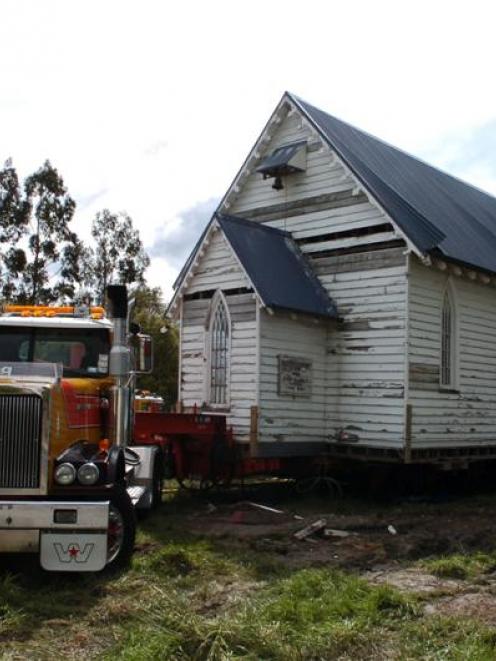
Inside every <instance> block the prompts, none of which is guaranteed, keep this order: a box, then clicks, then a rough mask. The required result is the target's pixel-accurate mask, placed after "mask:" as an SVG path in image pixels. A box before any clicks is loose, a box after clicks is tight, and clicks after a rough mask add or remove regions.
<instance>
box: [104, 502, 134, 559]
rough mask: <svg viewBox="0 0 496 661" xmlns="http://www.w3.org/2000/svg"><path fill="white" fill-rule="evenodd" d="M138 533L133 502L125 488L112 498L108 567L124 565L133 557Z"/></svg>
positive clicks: (108, 530) (108, 535)
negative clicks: (135, 538) (135, 537)
mask: <svg viewBox="0 0 496 661" xmlns="http://www.w3.org/2000/svg"><path fill="white" fill-rule="evenodd" d="M135 533H136V519H135V513H134V508H133V504H132V502H131V499H130V497H129V496H128V494H127V493H126V491H125V490H122V491H116V492H115V493H114V494H113V495H112V496H111V498H110V507H109V523H108V528H107V567H108V568H112V569H113V568H114V567H122V566H123V565H126V564H127V563H128V562H129V560H130V559H131V555H132V553H133V548H134V536H135Z"/></svg>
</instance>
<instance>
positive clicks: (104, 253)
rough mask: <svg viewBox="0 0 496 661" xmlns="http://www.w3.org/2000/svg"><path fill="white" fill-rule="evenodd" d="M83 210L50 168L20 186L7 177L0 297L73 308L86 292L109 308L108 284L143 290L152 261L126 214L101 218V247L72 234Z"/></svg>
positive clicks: (1, 187) (97, 239)
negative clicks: (139, 286) (78, 211)
mask: <svg viewBox="0 0 496 661" xmlns="http://www.w3.org/2000/svg"><path fill="white" fill-rule="evenodd" d="M75 208H76V204H75V202H74V200H73V199H72V197H71V196H70V195H69V194H68V192H67V189H66V187H65V184H64V181H63V179H62V177H61V176H60V174H59V173H58V171H57V170H56V168H54V167H53V166H52V165H51V163H50V162H49V161H46V162H45V163H44V164H43V165H42V167H40V168H39V169H38V170H37V171H36V172H34V173H33V174H31V175H30V176H29V177H27V179H26V180H25V181H24V184H23V185H21V184H20V182H19V177H18V175H17V172H16V170H15V168H14V166H13V165H12V162H11V161H10V160H9V161H7V162H6V163H5V164H4V167H3V169H0V297H1V298H3V299H5V300H8V301H9V302H11V303H21V304H26V303H27V304H44V303H52V302H55V301H58V302H59V303H73V302H75V299H77V298H78V295H79V293H80V291H81V290H85V293H87V294H89V295H90V296H91V297H92V298H93V299H95V300H96V301H98V302H99V303H103V299H104V291H105V287H106V286H107V284H110V283H112V282H114V283H117V282H118V283H122V284H126V285H132V284H137V283H139V284H144V282H145V276H144V274H145V270H146V268H147V266H148V265H149V263H150V260H149V258H148V256H147V254H146V252H145V250H144V248H143V244H142V241H141V239H140V236H139V231H138V230H137V229H136V228H135V227H134V226H133V221H132V219H131V218H130V216H128V215H127V214H125V213H118V214H117V213H112V212H111V211H109V210H108V209H104V210H103V211H101V212H99V213H97V214H96V216H95V219H94V221H93V225H92V237H93V239H94V245H93V246H92V247H89V246H87V245H86V244H85V243H84V242H83V241H82V240H81V239H80V238H79V237H78V235H77V234H76V233H75V232H74V231H72V229H71V227H70V223H71V221H72V219H73V216H74V212H75Z"/></svg>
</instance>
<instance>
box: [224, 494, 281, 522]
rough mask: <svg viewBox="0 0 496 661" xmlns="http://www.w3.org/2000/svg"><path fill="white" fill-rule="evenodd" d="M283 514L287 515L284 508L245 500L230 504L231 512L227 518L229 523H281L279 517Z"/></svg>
mask: <svg viewBox="0 0 496 661" xmlns="http://www.w3.org/2000/svg"><path fill="white" fill-rule="evenodd" d="M283 515H287V513H286V512H284V510H280V509H276V508H275V507H269V506H268V505H261V504H260V503H254V502H251V501H248V500H246V501H241V502H240V503H235V504H234V505H233V506H231V514H230V516H229V517H228V520H229V522H230V523H235V524H244V525H252V526H254V525H265V524H270V523H282V522H283V520H284V519H281V517H282V516H283ZM287 516H288V515H287Z"/></svg>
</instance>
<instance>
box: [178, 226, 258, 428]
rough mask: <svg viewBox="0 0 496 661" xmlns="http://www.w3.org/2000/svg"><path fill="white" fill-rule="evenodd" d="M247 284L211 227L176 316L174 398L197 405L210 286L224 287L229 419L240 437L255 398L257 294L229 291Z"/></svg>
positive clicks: (203, 391)
mask: <svg viewBox="0 0 496 661" xmlns="http://www.w3.org/2000/svg"><path fill="white" fill-rule="evenodd" d="M249 286H250V285H249V281H248V280H247V278H246V276H245V274H244V272H243V271H242V269H241V268H240V266H239V264H238V262H237V261H236V259H235V257H234V256H233V253H232V251H231V249H230V247H229V246H228V244H227V243H226V240H225V238H224V237H223V236H222V233H221V232H220V231H215V232H213V233H212V239H211V241H210V242H209V244H208V245H207V246H206V248H205V252H204V254H203V256H202V257H201V258H200V260H199V262H198V265H197V267H195V268H194V269H193V271H192V276H191V279H190V281H189V283H188V286H187V288H186V289H185V292H184V294H183V301H182V312H181V321H180V378H179V399H180V401H181V402H182V404H183V406H184V407H186V408H187V409H190V408H191V407H194V406H196V407H198V408H200V407H202V406H203V405H204V403H205V399H206V395H207V383H206V381H207V378H208V374H207V363H208V346H209V336H208V322H209V316H210V314H209V313H210V307H211V302H212V291H215V290H217V289H221V290H223V291H224V293H225V300H226V303H227V307H228V310H229V315H230V319H231V344H230V366H231V369H230V374H229V407H228V413H229V415H228V424H229V425H231V426H233V430H234V433H235V435H236V437H237V438H238V439H239V440H242V441H245V440H246V441H247V440H248V438H249V426H250V407H251V406H253V405H255V404H256V391H257V388H256V300H255V295H254V294H253V293H242V294H238V293H234V294H232V293H230V292H232V291H235V292H236V290H238V289H243V288H245V289H246V288H249ZM195 296H196V297H195ZM198 296H206V297H205V298H199V297H198Z"/></svg>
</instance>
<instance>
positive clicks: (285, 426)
mask: <svg viewBox="0 0 496 661" xmlns="http://www.w3.org/2000/svg"><path fill="white" fill-rule="evenodd" d="M302 139H306V140H307V141H308V145H309V149H308V153H307V169H306V171H305V172H303V173H299V174H293V175H289V176H287V177H284V178H283V182H284V189H283V190H281V191H275V190H274V189H273V188H272V183H273V180H272V179H267V180H263V177H262V175H261V174H259V173H256V172H253V173H252V174H251V175H250V176H249V177H248V178H247V180H246V182H245V184H244V186H243V187H242V189H241V190H240V191H239V193H238V195H237V198H236V199H235V202H234V205H233V207H232V208H230V209H229V212H230V213H234V214H239V215H240V216H243V217H245V218H248V219H251V220H253V221H256V222H262V223H264V224H267V225H270V226H271V227H276V228H279V229H284V230H286V231H289V232H291V235H292V236H293V238H294V239H295V241H296V242H297V243H298V245H299V246H300V249H301V250H302V252H303V253H304V254H305V255H306V256H307V258H308V260H309V262H310V264H311V265H312V267H313V269H314V271H315V273H316V274H317V276H318V277H319V278H320V280H321V282H322V284H323V285H324V287H325V288H326V290H327V291H328V292H329V295H330V297H331V298H332V299H333V300H334V301H335V303H336V304H337V306H338V313H339V316H340V317H341V318H342V323H341V325H340V326H335V325H334V326H333V329H334V330H332V332H331V331H329V332H328V334H327V339H326V357H325V360H322V361H320V365H319V370H321V371H322V378H321V379H320V375H319V379H320V380H318V381H317V392H316V393H315V394H313V395H312V397H313V399H312V401H308V402H305V401H304V400H301V401H299V402H296V403H293V408H291V407H289V408H288V417H287V418H286V417H285V415H286V409H285V408H284V407H285V406H287V403H285V402H279V401H278V399H277V397H276V399H275V400H274V399H273V397H274V384H275V383H276V382H275V378H276V370H277V363H276V354H274V355H272V356H271V357H270V358H269V352H268V344H267V342H268V338H267V337H265V335H267V333H270V331H271V329H272V328H274V329H275V328H280V327H284V329H285V330H284V332H281V338H280V340H281V342H282V343H283V340H284V333H286V334H287V336H288V338H292V337H293V335H295V336H298V334H299V338H300V345H301V346H303V347H304V346H306V345H307V344H312V345H313V344H315V346H316V347H319V348H318V349H317V348H316V349H315V350H316V351H320V347H321V344H320V343H319V342H317V343H315V342H314V338H313V337H312V333H310V332H309V333H308V337H307V336H306V334H305V332H304V329H302V328H300V329H299V330H297V327H295V322H294V321H293V320H292V319H291V318H289V317H286V318H285V320H284V318H283V319H280V318H278V319H277V320H276V319H275V318H273V317H263V319H264V323H263V324H262V326H261V332H262V345H261V346H262V353H261V392H260V408H261V422H260V430H261V431H260V442H264V440H273V438H274V437H276V436H277V435H279V437H280V438H281V439H283V438H284V440H325V439H326V438H331V439H332V438H333V437H335V436H336V435H337V434H338V433H339V432H340V431H341V430H345V431H347V432H349V433H351V434H354V435H356V437H357V439H358V443H359V444H365V445H373V446H381V447H395V448H396V447H398V448H401V447H403V445H404V419H405V400H404V394H405V344H406V330H405V325H406V291H407V285H406V282H407V281H406V256H405V248H406V246H405V245H404V243H403V242H402V240H401V236H400V235H399V234H397V233H396V232H395V230H394V227H393V226H392V225H391V223H390V221H389V219H388V218H387V217H386V215H385V214H384V212H383V211H382V210H381V209H380V208H379V207H378V206H377V205H376V204H373V203H371V202H370V200H369V199H368V197H367V195H366V194H365V193H364V192H363V190H362V189H360V188H359V187H358V186H357V182H356V181H355V180H354V179H353V178H352V177H351V176H350V174H349V173H348V172H347V170H346V169H345V168H344V167H343V165H341V163H340V162H339V159H338V158H337V156H336V154H335V153H333V152H332V150H331V149H329V147H328V146H327V145H325V144H323V143H322V142H321V140H320V139H319V138H318V137H317V136H316V135H315V134H314V133H313V132H312V131H311V130H310V128H309V127H308V125H305V124H302V122H301V117H300V116H299V115H298V114H297V113H296V114H293V115H291V116H289V117H286V118H285V119H284V120H283V121H282V123H281V125H280V127H279V129H278V130H277V132H276V133H275V135H274V137H273V139H272V141H271V142H270V143H268V144H267V146H266V148H265V151H264V152H263V153H262V151H260V158H263V157H264V156H265V155H267V154H270V153H271V152H272V151H273V150H274V149H275V148H277V147H279V146H281V145H283V144H287V143H289V142H294V141H297V140H302ZM344 251H346V253H347V254H343V252H344ZM311 323H312V322H311V320H310V327H311ZM313 334H315V330H314V332H313ZM270 339H271V341H272V342H273V343H276V340H275V338H272V337H271V336H270ZM288 341H290V340H289V339H288ZM279 349H280V350H281V351H282V349H281V347H280V346H279ZM279 349H278V350H279ZM274 350H275V347H274ZM264 352H265V353H264ZM264 379H265V381H266V383H267V384H268V385H264ZM267 379H268V381H267ZM321 387H322V388H323V390H321ZM268 397H269V399H267V398H268ZM266 401H267V403H265V402H266ZM279 404H281V407H282V408H281V409H280V410H279V411H277V410H276V413H277V415H275V414H274V415H269V413H268V412H266V411H269V410H272V412H274V411H273V409H274V407H276V408H277V406H278V405H279ZM290 408H291V410H290ZM293 417H294V418H295V420H294V422H293V419H292V418H293ZM267 420H271V422H270V425H269V424H267ZM284 420H287V422H286V423H285V422H284ZM307 420H308V422H306V421H307ZM295 425H296V426H295ZM269 429H270V431H269ZM297 432H301V433H300V436H299V438H298V433H297Z"/></svg>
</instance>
